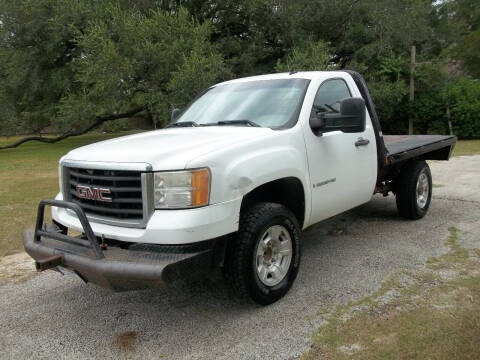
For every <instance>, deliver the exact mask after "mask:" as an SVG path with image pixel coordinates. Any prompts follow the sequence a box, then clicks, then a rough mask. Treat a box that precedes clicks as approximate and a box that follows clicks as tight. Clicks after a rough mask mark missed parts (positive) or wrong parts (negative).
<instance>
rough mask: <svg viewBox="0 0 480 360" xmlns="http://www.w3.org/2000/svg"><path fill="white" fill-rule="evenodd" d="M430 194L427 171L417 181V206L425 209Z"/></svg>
mask: <svg viewBox="0 0 480 360" xmlns="http://www.w3.org/2000/svg"><path fill="white" fill-rule="evenodd" d="M429 193H430V186H429V183H428V176H427V172H426V170H425V169H423V170H422V171H421V172H420V175H419V176H418V180H417V190H416V199H417V206H418V207H419V208H420V209H423V208H424V207H425V206H426V205H427V201H428V195H429Z"/></svg>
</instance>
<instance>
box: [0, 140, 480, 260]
mask: <svg viewBox="0 0 480 360" xmlns="http://www.w3.org/2000/svg"><path fill="white" fill-rule="evenodd" d="M121 135H125V134H96V133H92V134H87V135H83V136H78V137H73V138H69V139H66V140H63V141H60V142H58V143H56V144H42V143H38V142H31V143H26V144H23V145H20V147H18V148H16V149H9V150H0V184H2V187H1V188H0V219H2V221H0V256H5V255H8V254H12V253H15V252H17V251H19V250H22V235H21V234H22V231H23V230H24V229H26V228H29V227H32V226H33V225H34V223H35V216H36V210H37V205H38V202H39V201H40V200H41V199H45V198H53V197H55V195H56V194H57V192H58V160H59V159H60V157H61V156H62V155H64V154H66V153H67V152H68V151H69V150H71V149H74V148H76V147H79V146H82V145H86V144H91V143H94V142H97V141H101V140H105V139H111V138H114V137H117V136H121ZM16 139H17V138H15V137H10V138H5V137H0V145H5V144H8V143H11V142H13V141H15V140H16ZM472 154H480V140H466V141H459V142H458V144H457V146H456V147H455V151H454V156H458V155H472ZM48 213H49V212H47V214H48Z"/></svg>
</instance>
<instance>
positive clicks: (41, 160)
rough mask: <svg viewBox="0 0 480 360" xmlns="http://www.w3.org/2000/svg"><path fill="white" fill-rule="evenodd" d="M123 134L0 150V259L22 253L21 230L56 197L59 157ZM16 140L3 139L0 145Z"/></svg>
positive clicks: (33, 144)
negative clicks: (40, 207) (45, 202)
mask: <svg viewBox="0 0 480 360" xmlns="http://www.w3.org/2000/svg"><path fill="white" fill-rule="evenodd" d="M120 135H124V134H97V133H91V134H87V135H83V136H78V137H73V138H69V139H66V140H63V141H60V142H58V143H56V144H43V143H39V142H31V143H26V144H23V145H20V146H19V147H18V148H16V149H8V150H0V184H2V186H1V188H0V219H1V221H0V256H5V255H9V254H12V253H15V252H18V251H19V250H22V248H23V243H22V231H23V230H25V229H26V228H29V227H33V226H34V224H35V217H36V211H37V205H38V202H39V201H40V200H41V199H45V198H54V197H55V196H56V195H57V192H58V160H59V159H60V157H61V156H63V155H64V154H66V153H67V152H68V151H69V150H71V149H74V148H76V147H79V146H83V145H87V144H91V143H94V142H97V141H101V140H106V139H111V138H114V137H117V136H120ZM17 139H18V138H17V137H8V138H6V137H0V145H6V144H9V143H11V142H13V141H15V140H17ZM46 214H49V211H48V212H46Z"/></svg>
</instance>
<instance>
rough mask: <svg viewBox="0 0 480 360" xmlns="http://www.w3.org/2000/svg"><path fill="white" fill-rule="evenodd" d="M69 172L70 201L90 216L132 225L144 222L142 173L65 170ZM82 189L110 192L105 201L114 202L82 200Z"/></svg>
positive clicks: (68, 193) (67, 187) (68, 194)
mask: <svg viewBox="0 0 480 360" xmlns="http://www.w3.org/2000/svg"><path fill="white" fill-rule="evenodd" d="M65 171H66V172H67V173H66V178H67V179H68V184H67V186H66V188H65V190H66V192H67V194H66V195H67V196H66V197H67V199H68V200H70V201H71V202H73V203H76V204H78V205H80V206H81V207H82V209H83V210H84V211H85V213H86V214H87V215H97V216H101V217H107V218H113V219H118V220H129V221H130V220H140V221H141V220H142V219H143V214H144V213H143V201H142V174H141V172H139V171H123V170H97V169H82V168H65ZM78 186H80V187H87V188H88V190H89V191H90V190H93V191H95V189H102V190H103V189H106V194H108V195H106V196H105V197H107V198H109V199H111V201H109V202H107V201H101V200H99V198H98V196H87V198H85V196H81V197H80V195H81V194H80V193H79V192H78V190H77V187H78ZM90 194H92V192H90ZM92 198H93V199H92Z"/></svg>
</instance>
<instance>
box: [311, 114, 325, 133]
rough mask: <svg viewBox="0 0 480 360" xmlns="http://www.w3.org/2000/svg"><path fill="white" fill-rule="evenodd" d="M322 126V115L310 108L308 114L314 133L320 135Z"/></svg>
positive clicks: (323, 123)
mask: <svg viewBox="0 0 480 360" xmlns="http://www.w3.org/2000/svg"><path fill="white" fill-rule="evenodd" d="M324 126H325V121H324V120H323V115H321V114H317V113H316V111H315V110H312V113H311V114H310V127H311V128H312V130H313V132H314V134H316V135H317V136H322V132H323V130H324V129H323V128H324Z"/></svg>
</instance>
